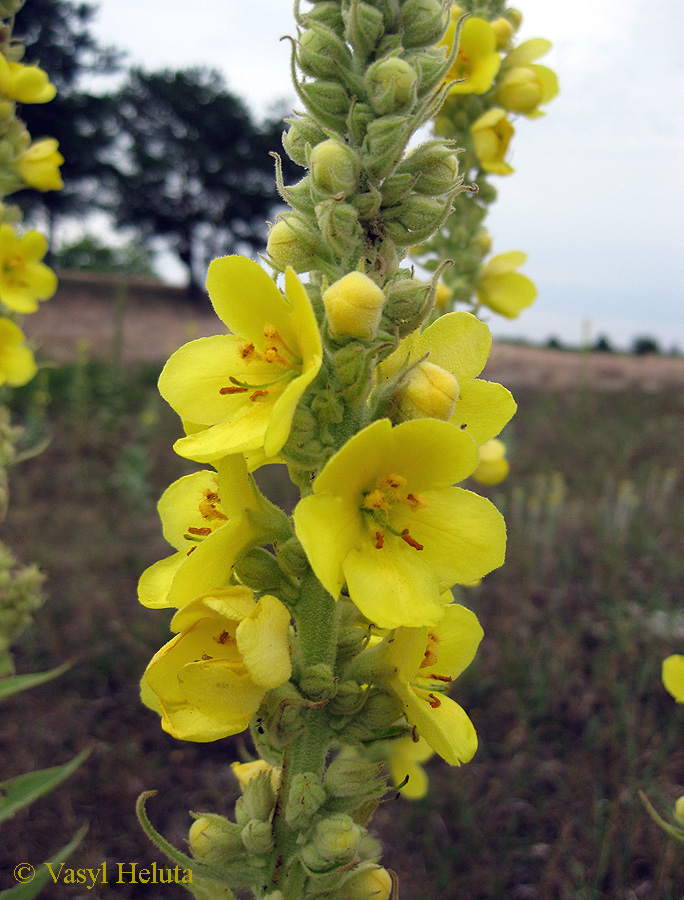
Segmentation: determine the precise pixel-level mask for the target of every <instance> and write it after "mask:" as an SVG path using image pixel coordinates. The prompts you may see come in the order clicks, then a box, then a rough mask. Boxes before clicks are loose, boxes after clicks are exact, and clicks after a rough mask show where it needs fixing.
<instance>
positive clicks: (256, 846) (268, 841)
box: [241, 819, 273, 856]
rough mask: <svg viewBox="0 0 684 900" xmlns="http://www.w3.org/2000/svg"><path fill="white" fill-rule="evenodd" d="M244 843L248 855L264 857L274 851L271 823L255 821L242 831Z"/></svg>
mask: <svg viewBox="0 0 684 900" xmlns="http://www.w3.org/2000/svg"><path fill="white" fill-rule="evenodd" d="M241 837H242V843H243V844H244V846H245V849H246V850H247V852H248V853H253V854H254V855H255V856H263V855H264V854H265V853H270V851H271V850H272V849H273V829H272V828H271V823H270V822H260V821H258V820H256V819H253V820H252V821H251V822H248V823H247V824H246V825H245V827H244V828H243V829H242V833H241Z"/></svg>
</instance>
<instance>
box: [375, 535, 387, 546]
mask: <svg viewBox="0 0 684 900" xmlns="http://www.w3.org/2000/svg"><path fill="white" fill-rule="evenodd" d="M384 545H385V539H384V537H383V536H382V535H381V534H380V532H379V531H376V532H375V549H376V550H382V548H383V547H384Z"/></svg>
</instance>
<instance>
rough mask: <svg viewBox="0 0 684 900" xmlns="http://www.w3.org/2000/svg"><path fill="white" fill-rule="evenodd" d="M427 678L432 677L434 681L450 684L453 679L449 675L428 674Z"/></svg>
mask: <svg viewBox="0 0 684 900" xmlns="http://www.w3.org/2000/svg"><path fill="white" fill-rule="evenodd" d="M428 677H429V678H434V679H435V681H443V682H445V684H451V682H452V681H453V680H454V679H453V678H452V677H451V675H429V676H428Z"/></svg>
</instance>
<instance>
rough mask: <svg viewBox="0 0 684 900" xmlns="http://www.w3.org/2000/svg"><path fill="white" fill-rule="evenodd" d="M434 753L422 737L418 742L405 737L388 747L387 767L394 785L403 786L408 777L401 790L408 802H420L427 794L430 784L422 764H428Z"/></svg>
mask: <svg viewBox="0 0 684 900" xmlns="http://www.w3.org/2000/svg"><path fill="white" fill-rule="evenodd" d="M434 753H435V751H434V750H433V749H432V747H431V746H430V745H429V744H428V742H427V741H426V740H424V739H423V738H422V737H421V738H418V740H417V741H414V740H413V738H412V737H403V738H399V740H397V741H392V743H391V744H388V745H387V766H388V768H389V771H390V776H391V778H392V782H393V784H394V785H400V784H402V782H403V781H404V780H405V779H406V777H407V776H408V781H407V782H406V784H404V786H403V787H400V788H399V792H400V793H401V795H402V796H403V797H405V798H406V799H407V800H420V799H421V798H422V797H424V796H425V795H426V794H427V792H428V787H429V782H428V777H427V775H426V773H425V769H424V768H423V766H422V763H424V762H427V761H428V759H430V757H431V756H434Z"/></svg>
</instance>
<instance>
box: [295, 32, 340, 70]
mask: <svg viewBox="0 0 684 900" xmlns="http://www.w3.org/2000/svg"><path fill="white" fill-rule="evenodd" d="M297 62H298V64H299V68H300V69H301V70H302V72H304V74H305V75H311V76H313V77H314V78H337V77H338V75H339V74H340V71H341V69H342V67H343V66H344V67H346V68H348V67H349V66H350V64H351V54H350V53H349V49H348V48H347V47H346V46H345V44H344V42H343V41H341V40H340V38H339V37H338V36H337V35H336V34H335V32H334V31H333V30H332V29H331V28H328V27H327V26H325V25H323V24H321V23H320V22H313V23H312V25H311V28H308V29H307V30H306V31H305V32H304V34H303V35H302V36H301V37H300V39H299V41H298V42H297Z"/></svg>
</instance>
